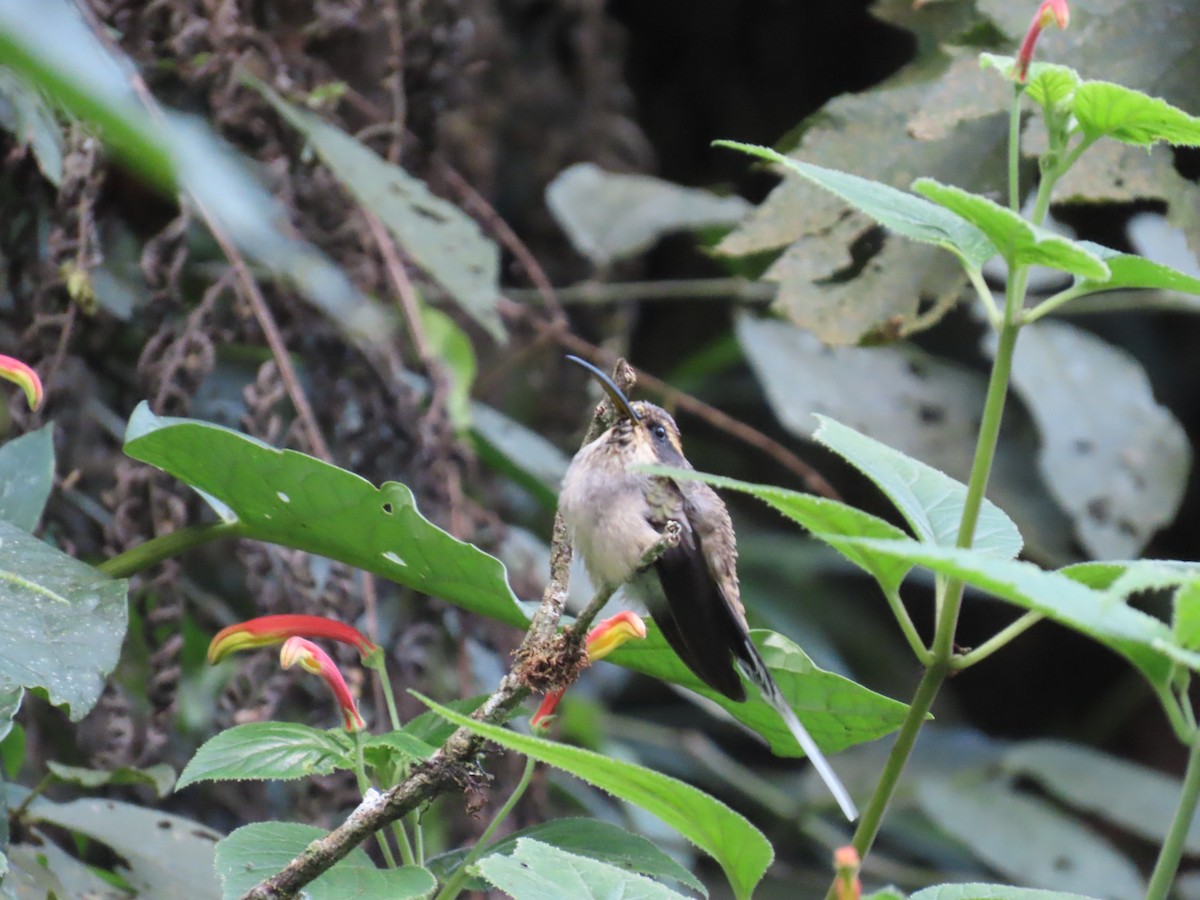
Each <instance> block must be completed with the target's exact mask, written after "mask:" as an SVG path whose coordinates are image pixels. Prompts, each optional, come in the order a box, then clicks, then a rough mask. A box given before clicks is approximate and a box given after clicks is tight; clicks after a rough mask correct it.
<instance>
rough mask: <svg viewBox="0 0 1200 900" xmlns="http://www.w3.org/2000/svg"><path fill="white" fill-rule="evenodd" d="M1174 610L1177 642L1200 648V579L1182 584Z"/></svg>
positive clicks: (1198, 830)
mask: <svg viewBox="0 0 1200 900" xmlns="http://www.w3.org/2000/svg"><path fill="white" fill-rule="evenodd" d="M1173 610H1174V615H1173V616H1172V618H1171V630H1172V631H1173V632H1174V634H1175V640H1176V642H1177V643H1178V644H1179V645H1180V646H1181V647H1183V648H1184V649H1186V650H1200V579H1198V578H1192V579H1190V580H1189V581H1188V582H1187V583H1185V584H1183V585H1181V586H1180V588H1179V590H1178V591H1176V592H1175V602H1174V606H1173ZM1197 834H1198V835H1200V829H1197Z"/></svg>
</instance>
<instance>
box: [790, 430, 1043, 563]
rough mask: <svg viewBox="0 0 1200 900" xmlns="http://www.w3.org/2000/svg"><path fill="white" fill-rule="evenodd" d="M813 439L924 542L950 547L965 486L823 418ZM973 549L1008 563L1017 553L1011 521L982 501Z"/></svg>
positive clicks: (1016, 533) (1017, 535)
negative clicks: (869, 485)
mask: <svg viewBox="0 0 1200 900" xmlns="http://www.w3.org/2000/svg"><path fill="white" fill-rule="evenodd" d="M817 419H818V421H820V423H821V426H820V428H818V429H817V432H816V434H815V435H813V437H814V438H815V439H816V440H818V441H820V442H821V443H822V444H824V445H825V446H826V447H828V448H829V449H830V450H832V451H833V452H834V453H837V454H838V455H839V456H841V457H842V458H843V459H845V460H846V461H847V462H848V463H850V465H852V466H854V467H855V468H856V469H858V470H859V471H860V472H862V473H863V474H864V475H866V476H867V477H868V478H870V479H871V480H872V481H874V482H875V484H877V485H878V486H879V489H880V490H881V491H883V492H884V494H886V495H887V497H888V499H890V500H891V501H892V503H894V504H895V505H896V508H897V509H898V510H899V511H900V514H901V515H903V516H904V518H905V520H906V521H907V522H908V524H909V525H910V526H912V529H913V531H914V532H915V533H916V535H917V537H918V538H919V539H920V540H922V541H927V542H929V543H933V544H941V545H942V546H944V547H953V546H954V545H955V544H956V543H957V542H958V527H959V522H960V521H961V520H962V512H963V506H964V505H965V503H966V499H967V486H966V485H965V484H962V483H961V482H958V481H955V480H954V479H953V478H951V477H949V476H948V475H945V474H944V473H942V472H939V471H938V470H937V469H935V468H933V467H932V466H927V465H925V464H924V463H923V462H920V461H919V460H916V459H913V458H912V457H910V456H905V455H904V454H903V453H901V452H899V451H898V450H893V449H892V448H891V447H889V446H887V445H886V444H884V443H881V442H880V441H877V440H875V439H874V438H869V437H867V436H866V435H865V434H860V433H859V432H857V431H855V430H854V429H852V428H847V427H846V426H845V425H842V424H841V423H840V422H837V421H835V420H833V419H830V418H828V417H827V416H817ZM973 546H974V547H975V549H977V550H979V551H981V552H985V553H991V554H995V555H996V556H1001V557H1005V558H1007V559H1012V558H1013V557H1015V556H1016V555H1017V554H1018V553H1020V552H1021V546H1022V541H1021V533H1020V532H1019V531H1017V526H1016V525H1014V524H1013V522H1012V519H1010V518H1009V517H1008V516H1006V515H1005V514H1004V512H1003V510H1001V509H1000V508H999V507H998V506H996V505H995V504H994V503H992V502H990V501H989V500H986V499H985V500H984V501H983V506H982V508H981V509H980V511H979V522H978V524H977V525H976V526H975V540H974V544H973Z"/></svg>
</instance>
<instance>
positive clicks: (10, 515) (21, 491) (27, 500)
mask: <svg viewBox="0 0 1200 900" xmlns="http://www.w3.org/2000/svg"><path fill="white" fill-rule="evenodd" d="M53 485H54V423H53V422H48V423H46V424H45V425H43V426H42V427H41V428H39V429H38V430H37V431H31V432H29V433H28V434H23V435H21V436H20V437H19V438H14V439H13V440H11V441H9V442H8V443H6V444H5V445H4V446H3V447H0V519H4V520H5V521H6V522H12V523H13V524H14V525H16V526H17V527H19V528H21V529H23V530H25V531H33V530H34V529H35V528H37V524H38V520H40V519H41V518H42V510H43V509H45V508H46V500H47V498H48V497H49V496H50V488H51V487H53Z"/></svg>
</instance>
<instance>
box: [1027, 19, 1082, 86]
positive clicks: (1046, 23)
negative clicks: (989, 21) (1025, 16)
mask: <svg viewBox="0 0 1200 900" xmlns="http://www.w3.org/2000/svg"><path fill="white" fill-rule="evenodd" d="M1070 22H1071V10H1069V9H1068V8H1067V0H1042V3H1041V5H1040V6H1039V7H1038V9H1037V12H1036V13H1034V14H1033V21H1032V22H1030V23H1029V30H1028V31H1027V32H1025V39H1024V40H1023V41H1021V49H1020V50H1019V51H1017V66H1016V70H1015V73H1014V74H1015V75H1016V76H1017V81H1018V82H1019V83H1021V84H1024V83H1025V76H1026V75H1027V74H1028V73H1029V63H1030V62H1031V61H1032V60H1033V48H1034V46H1035V45H1036V44H1037V39H1038V35H1040V34H1041V33H1042V31H1043V30H1044V29H1046V28H1049V27H1050V26H1051V25H1057V26H1058V27H1059V28H1066V27H1067V25H1068V24H1070Z"/></svg>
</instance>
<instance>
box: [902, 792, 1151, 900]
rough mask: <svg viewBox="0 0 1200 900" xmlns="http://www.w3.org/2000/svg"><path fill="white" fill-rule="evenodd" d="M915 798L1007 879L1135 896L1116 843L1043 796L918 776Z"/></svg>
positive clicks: (1127, 899) (1113, 899) (1123, 898)
mask: <svg viewBox="0 0 1200 900" xmlns="http://www.w3.org/2000/svg"><path fill="white" fill-rule="evenodd" d="M917 801H918V803H919V804H920V806H921V808H922V809H923V810H924V811H925V813H926V814H927V815H928V816H929V817H930V818H931V819H933V821H934V822H935V823H937V824H938V826H940V827H941V828H942V829H943V830H944V831H946V832H947V833H948V834H951V835H954V836H955V837H956V838H958V840H960V841H962V842H963V843H965V844H966V845H967V846H968V847H970V848H971V850H972V852H974V854H975V855H976V856H977V857H979V858H980V859H981V860H983V861H984V862H985V863H987V864H988V866H990V867H991V868H993V869H995V870H996V871H998V872H1001V873H1003V874H1004V875H1006V876H1008V877H1009V878H1012V879H1013V880H1014V881H1020V882H1022V883H1024V884H1027V885H1029V886H1031V887H1040V888H1049V889H1052V890H1063V891H1081V892H1085V893H1090V894H1095V895H1098V896H1103V897H1107V898H1110V900H1139V898H1141V897H1142V896H1143V893H1144V886H1143V884H1142V879H1141V876H1140V875H1139V874H1138V871H1137V867H1136V866H1134V865H1133V863H1132V862H1130V861H1129V860H1128V859H1126V858H1125V856H1124V855H1123V854H1121V853H1120V852H1119V851H1118V850H1117V848H1116V847H1114V846H1113V845H1112V844H1110V843H1108V841H1106V840H1104V839H1102V838H1101V837H1099V836H1098V835H1096V834H1095V833H1093V832H1091V831H1089V830H1088V829H1086V828H1084V827H1083V826H1081V825H1079V824H1078V823H1077V822H1075V821H1074V820H1072V819H1069V818H1067V817H1066V816H1064V815H1063V814H1062V813H1060V812H1058V811H1057V810H1056V809H1054V807H1052V806H1050V805H1049V804H1047V803H1046V802H1045V801H1043V800H1040V799H1038V798H1035V797H1032V796H1028V795H1022V794H1018V793H1016V792H1014V791H1013V790H1012V789H1011V788H1010V787H1009V786H1008V785H1006V784H1000V783H996V782H987V783H983V784H951V783H947V782H945V781H932V780H930V781H923V782H921V784H920V785H919V786H918V789H917ZM969 896H971V897H975V896H976V895H974V894H972V895H969Z"/></svg>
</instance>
